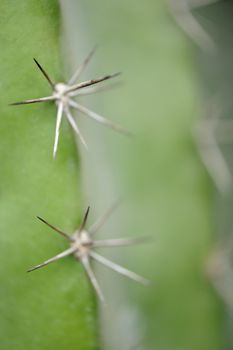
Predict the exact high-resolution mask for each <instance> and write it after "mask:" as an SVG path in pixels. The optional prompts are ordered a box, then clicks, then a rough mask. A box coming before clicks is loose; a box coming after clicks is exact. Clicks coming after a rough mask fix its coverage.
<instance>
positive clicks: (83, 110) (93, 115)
mask: <svg viewBox="0 0 233 350" xmlns="http://www.w3.org/2000/svg"><path fill="white" fill-rule="evenodd" d="M69 105H70V106H71V107H73V108H75V109H77V110H78V111H79V112H81V113H83V114H85V115H86V116H88V117H89V118H91V119H94V120H95V121H97V122H99V123H101V124H103V125H105V126H108V127H110V128H111V129H113V130H115V131H117V132H119V133H121V134H124V135H127V136H130V135H131V133H130V132H129V131H128V130H125V129H123V128H122V127H121V126H119V125H117V124H115V123H113V122H111V121H110V120H108V119H106V118H104V117H102V116H101V115H99V114H97V113H95V112H93V111H91V110H90V109H88V108H86V107H84V106H82V105H80V104H79V103H77V102H74V101H72V100H69Z"/></svg>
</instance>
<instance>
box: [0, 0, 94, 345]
mask: <svg viewBox="0 0 233 350" xmlns="http://www.w3.org/2000/svg"><path fill="white" fill-rule="evenodd" d="M59 16H60V14H59V7H58V3H57V1H46V0H26V1H7V0H2V1H1V3H0V22H1V33H0V47H1V50H0V164H1V171H0V256H1V264H0V348H1V349H2V350H11V349H17V350H21V349H30V350H36V349H40V350H47V349H48V350H51V349H56V350H63V349H69V350H72V349H82V350H91V349H96V348H98V346H97V345H96V342H97V335H96V328H97V327H96V306H95V300H94V297H93V295H94V294H93V291H92V289H91V288H90V286H89V284H88V282H87V279H86V276H85V275H84V272H83V271H82V269H81V268H80V265H79V264H77V262H76V261H75V260H74V259H73V258H72V257H70V258H69V257H68V258H67V259H64V260H63V261H61V262H58V263H57V264H54V265H51V266H49V267H48V268H46V269H43V270H41V271H38V272H35V273H33V274H27V273H26V270H27V269H28V268H30V267H31V266H33V265H34V264H37V263H39V262H41V261H42V260H43V259H46V258H48V257H49V256H51V255H54V254H56V253H58V252H59V251H62V250H63V249H64V248H65V242H63V240H62V238H60V237H57V236H56V237H54V234H53V232H51V231H50V230H49V229H48V228H47V227H45V226H44V225H42V224H41V223H40V222H39V221H37V219H36V215H43V216H44V217H46V218H48V219H49V220H50V221H51V222H54V224H55V223H56V225H58V226H60V227H62V228H64V229H66V231H67V232H70V233H72V232H73V230H74V228H75V227H76V226H77V225H78V223H79V220H80V218H81V214H82V210H81V205H80V203H81V198H80V189H79V186H78V184H79V179H80V176H79V174H80V172H79V159H78V156H77V150H76V147H75V143H74V140H73V135H72V132H71V130H70V127H69V126H68V125H67V124H66V123H65V122H64V123H63V124H62V128H63V132H62V137H61V139H60V144H59V148H60V149H59V153H58V156H57V159H56V160H55V161H53V159H52V156H51V151H52V145H53V140H54V129H55V119H54V112H55V110H54V105H52V104H50V103H48V104H46V105H45V104H44V105H42V104H41V105H37V106H34V105H33V106H30V107H29V106H26V107H24V106H20V107H10V106H8V104H9V103H11V102H13V101H15V100H18V99H22V98H25V97H28V96H31V97H38V96H40V95H43V94H45V95H46V94H47V93H48V92H49V86H47V85H46V81H45V80H44V78H43V77H42V76H41V75H40V73H39V72H38V70H37V68H36V66H35V64H34V62H33V57H36V58H38V60H39V61H41V63H42V64H43V65H44V66H45V67H46V69H47V70H48V71H49V72H50V74H51V77H53V78H55V79H56V80H57V79H58V80H59V79H61V78H62V64H61V62H60V61H59V57H60V50H59V34H60V33H59V26H60V19H59ZM28 107H29V108H28Z"/></svg>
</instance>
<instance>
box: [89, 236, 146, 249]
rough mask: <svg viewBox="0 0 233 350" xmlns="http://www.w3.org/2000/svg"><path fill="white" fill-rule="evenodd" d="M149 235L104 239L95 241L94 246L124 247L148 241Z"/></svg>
mask: <svg viewBox="0 0 233 350" xmlns="http://www.w3.org/2000/svg"><path fill="white" fill-rule="evenodd" d="M148 239H149V237H138V238H117V239H104V240H99V241H94V242H93V247H94V248H104V247H124V246H131V245H135V244H141V243H144V242H146V241H147V240H148Z"/></svg>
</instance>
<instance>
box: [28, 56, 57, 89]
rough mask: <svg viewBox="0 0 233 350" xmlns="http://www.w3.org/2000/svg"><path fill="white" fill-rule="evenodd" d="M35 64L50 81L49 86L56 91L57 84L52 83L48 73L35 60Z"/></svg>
mask: <svg viewBox="0 0 233 350" xmlns="http://www.w3.org/2000/svg"><path fill="white" fill-rule="evenodd" d="M33 60H34V62H35V63H36V65H37V67H38V68H39V70H40V71H41V72H42V74H43V75H44V77H45V79H46V80H47V81H48V83H49V85H50V86H51V88H52V89H53V90H54V86H55V84H54V83H53V82H52V80H51V79H50V77H49V75H48V73H47V72H46V71H45V70H44V68H43V67H42V66H41V65H40V63H39V62H38V61H37V60H36V59H35V58H33Z"/></svg>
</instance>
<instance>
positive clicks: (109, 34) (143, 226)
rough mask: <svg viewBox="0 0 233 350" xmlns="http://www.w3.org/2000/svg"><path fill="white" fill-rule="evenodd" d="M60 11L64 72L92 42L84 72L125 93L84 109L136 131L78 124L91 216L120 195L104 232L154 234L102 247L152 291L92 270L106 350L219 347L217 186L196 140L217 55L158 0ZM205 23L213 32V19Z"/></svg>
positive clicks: (67, 6)
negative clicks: (114, 78) (112, 78)
mask: <svg viewBox="0 0 233 350" xmlns="http://www.w3.org/2000/svg"><path fill="white" fill-rule="evenodd" d="M61 4H62V12H63V23H64V28H65V35H64V41H63V42H65V50H64V52H65V54H66V57H67V61H68V62H69V64H68V65H70V64H71V65H72V66H73V67H75V65H76V62H77V61H78V60H80V58H84V57H85V55H86V54H87V53H88V52H89V51H90V49H91V48H92V47H93V46H94V45H95V44H98V45H99V48H98V51H97V53H96V55H95V58H94V59H93V62H92V64H91V65H90V69H89V70H88V73H87V75H85V77H92V76H98V75H101V74H103V73H109V72H110V73H111V72H115V71H119V70H120V71H122V72H123V76H122V86H121V87H120V88H118V89H115V90H110V91H109V92H106V93H102V94H98V95H96V96H94V97H91V98H90V97H85V100H84V98H83V102H85V103H86V104H87V103H88V105H89V106H90V107H92V109H94V110H95V111H98V112H100V113H102V114H103V115H104V116H107V117H108V118H111V119H113V120H114V121H117V122H119V123H120V124H121V125H123V126H125V127H127V128H128V129H129V130H131V131H132V132H133V133H134V134H135V137H134V138H133V139H125V138H123V137H122V136H119V135H115V134H114V133H113V132H111V131H108V130H104V128H100V127H99V126H98V125H94V123H91V122H89V121H88V120H85V118H83V117H82V116H79V117H78V118H79V120H80V123H81V124H82V128H83V130H84V133H85V135H86V137H87V140H88V143H89V144H90V151H89V152H88V153H86V152H85V150H83V151H82V169H83V184H84V191H85V192H84V193H85V196H86V202H87V203H91V205H92V206H93V207H94V210H95V212H96V213H98V212H101V211H102V210H104V208H106V207H107V206H108V205H110V204H111V203H112V202H113V201H114V200H115V198H117V197H119V196H120V197H122V196H123V201H122V202H123V203H122V205H121V206H120V208H119V210H118V211H117V212H116V213H115V215H113V217H112V218H111V220H109V223H108V225H106V226H105V229H104V230H103V233H102V235H103V236H104V237H105V236H108V237H109V236H112V237H116V236H128V235H133V236H134V235H135V236H137V235H141V234H149V235H152V236H153V242H151V243H150V244H149V245H145V246H140V247H137V248H125V249H124V250H123V249H121V250H120V251H119V250H117V252H116V251H115V250H114V251H111V252H109V256H111V257H112V258H114V259H115V260H116V261H117V262H121V263H124V264H125V265H126V266H129V267H130V268H131V269H133V270H134V271H138V272H140V273H142V274H143V275H145V276H148V277H149V278H150V279H151V281H152V283H151V286H150V287H149V288H148V289H144V288H141V286H137V285H135V284H133V283H131V282H129V281H127V280H123V279H122V278H120V277H118V276H115V275H114V274H113V273H111V272H109V271H107V272H105V271H104V269H102V268H101V267H100V268H98V275H99V278H100V279H101V282H102V284H104V286H105V290H106V293H107V300H108V303H109V305H108V308H102V307H100V312H101V328H102V332H103V344H104V346H105V349H114V350H115V349H119V348H121V349H131V348H132V349H134V346H135V349H136V348H137V349H156V350H178V349H179V350H183V349H184V350H191V349H193V350H194V349H195V350H196V349H203V350H204V349H205V350H207V349H211V350H213V349H224V348H225V333H224V314H223V305H222V301H221V300H220V299H219V298H218V296H217V294H216V292H215V291H214V289H213V288H212V285H211V283H210V281H209V278H208V276H207V273H206V270H207V268H206V265H207V260H208V256H209V252H210V250H212V246H213V245H214V240H215V232H216V227H215V209H214V188H213V185H212V182H211V180H210V179H209V177H208V175H207V172H206V170H205V169H204V166H203V164H202V163H201V161H200V158H199V154H198V152H197V148H196V145H195V141H194V137H193V135H194V130H195V127H196V124H197V122H198V120H199V119H200V118H201V116H202V113H203V104H205V103H206V102H207V98H206V101H204V102H203V99H202V96H203V92H204V89H205V87H206V86H208V85H210V86H211V84H212V82H211V83H210V82H209V80H208V79H206V80H205V79H203V81H202V77H201V74H200V72H201V68H202V69H203V67H204V64H205V62H206V61H207V65H208V63H210V62H209V61H208V59H210V58H211V57H212V56H211V55H212V53H208V50H209V47H207V48H206V49H207V50H206V52H204V50H202V51H201V50H200V49H199V47H198V43H199V42H198V41H199V38H197V45H194V44H193V43H192V41H191V39H190V36H189V35H187V33H184V31H182V30H180V29H179V28H178V26H177V23H176V21H175V18H174V17H173V16H172V14H171V12H170V8H171V7H168V4H167V3H165V2H163V1H144V2H139V1H111V2H107V1H104V0H102V1H98V2H94V1H78V2H77V1H72V0H70V1H61ZM174 4H175V5H176V4H178V1H177V2H174V3H173V5H174ZM212 6H215V5H212ZM196 14H197V10H196ZM203 16H204V17H203ZM205 16H207V17H205ZM203 18H204V24H205V22H207V23H208V21H210V23H211V24H212V26H214V23H215V22H214V21H212V20H213V18H211V19H208V12H204V14H203V13H201V19H203ZM176 19H177V18H176ZM185 19H186V18H185ZM181 20H183V18H182V16H181ZM182 23H183V22H182ZM204 28H205V27H204ZM215 29H216V31H217V28H215ZM203 30H204V29H203ZM204 33H205V32H204ZM191 34H192V33H191ZM194 37H195V33H194ZM202 49H203V47H202ZM206 57H208V58H206ZM198 60H199V62H198ZM206 68H208V67H206ZM203 76H204V75H203ZM210 92H212V91H210ZM210 92H208V93H205V94H206V96H207V95H208V94H210ZM205 94H204V96H205Z"/></svg>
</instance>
